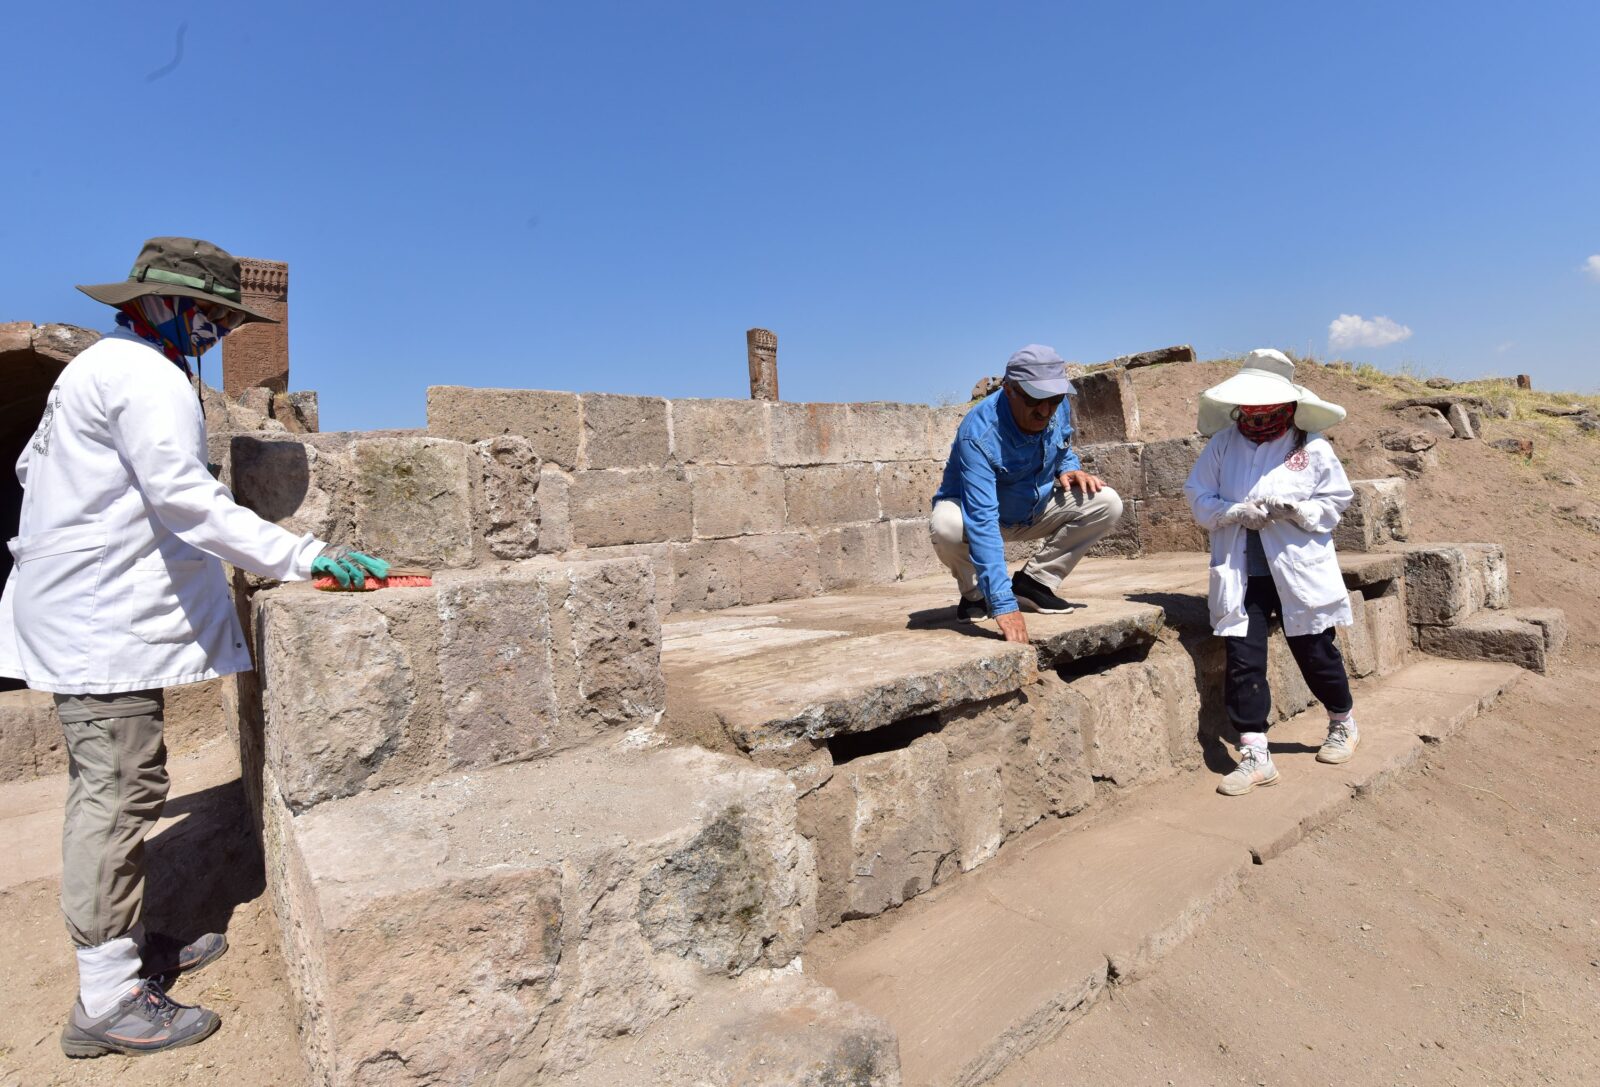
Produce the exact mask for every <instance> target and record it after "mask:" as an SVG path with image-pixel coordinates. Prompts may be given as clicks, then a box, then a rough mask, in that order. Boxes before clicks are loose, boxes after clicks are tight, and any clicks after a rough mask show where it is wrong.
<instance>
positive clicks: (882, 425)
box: [845, 402, 937, 462]
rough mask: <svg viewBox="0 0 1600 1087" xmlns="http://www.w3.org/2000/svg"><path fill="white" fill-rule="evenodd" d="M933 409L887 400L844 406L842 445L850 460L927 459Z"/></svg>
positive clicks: (929, 455)
mask: <svg viewBox="0 0 1600 1087" xmlns="http://www.w3.org/2000/svg"><path fill="white" fill-rule="evenodd" d="M932 412H933V409H932V408H930V407H929V406H928V405H926V404H897V403H888V402H877V403H854V404H847V405H846V406H845V446H846V450H847V453H846V456H847V459H849V460H852V461H867V462H873V461H901V460H926V459H928V458H929V457H931V456H936V455H937V454H936V453H934V452H933V451H932V450H930V449H929V448H928V443H929V437H928V435H929V425H930V423H931V419H932Z"/></svg>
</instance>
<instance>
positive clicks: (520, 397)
mask: <svg viewBox="0 0 1600 1087" xmlns="http://www.w3.org/2000/svg"><path fill="white" fill-rule="evenodd" d="M428 432H429V433H430V434H434V435H437V436H439V437H441V438H451V439H454V440H455V441H458V442H477V441H482V440H484V439H485V438H494V437H498V436H499V435H502V434H520V435H521V436H522V437H524V438H526V439H528V441H530V442H532V443H533V448H534V451H535V452H537V453H538V454H539V456H540V457H542V458H543V459H545V460H547V461H551V462H553V463H555V464H559V465H560V466H561V467H563V468H567V469H573V468H577V467H578V448H579V445H580V443H581V441H582V436H583V421H582V407H581V405H580V400H579V397H578V394H577V393H568V392H549V391H546V390H542V389H473V388H467V387H465V386H460V385H432V386H429V388H428Z"/></svg>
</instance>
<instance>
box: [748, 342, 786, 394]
mask: <svg viewBox="0 0 1600 1087" xmlns="http://www.w3.org/2000/svg"><path fill="white" fill-rule="evenodd" d="M744 342H745V350H746V352H747V353H748V354H749V356H750V399H752V400H776V399H778V334H777V333H776V332H769V331H768V330H767V329H764V328H752V329H750V330H748V331H747V332H746V333H745V334H744Z"/></svg>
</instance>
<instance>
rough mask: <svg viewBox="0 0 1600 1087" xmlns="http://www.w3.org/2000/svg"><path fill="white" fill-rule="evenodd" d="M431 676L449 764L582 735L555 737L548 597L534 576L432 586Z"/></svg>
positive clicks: (498, 758) (522, 753)
mask: <svg viewBox="0 0 1600 1087" xmlns="http://www.w3.org/2000/svg"><path fill="white" fill-rule="evenodd" d="M438 591H439V595H438V609H439V610H438V614H439V679H440V682H441V684H442V690H443V699H444V713H445V720H446V722H447V726H448V728H447V732H446V739H445V754H446V758H447V761H448V765H449V767H450V769H452V770H457V769H464V768H467V767H473V766H488V765H491V764H493V763H496V762H504V761H507V760H511V759H525V758H531V757H533V756H535V755H543V754H548V753H550V752H551V751H554V750H559V749H560V748H562V747H568V746H571V745H572V744H573V743H575V742H576V741H577V740H578V739H586V738H587V737H586V736H582V735H577V736H575V735H572V734H571V732H570V731H569V732H568V734H567V735H561V734H560V731H559V730H560V724H561V722H560V720H559V714H558V712H557V709H556V694H555V684H554V677H553V676H552V674H551V657H552V654H553V653H554V652H560V651H561V650H562V649H564V648H565V647H558V646H554V645H552V644H551V636H550V602H549V598H548V594H547V593H546V592H545V587H544V585H543V584H541V583H540V580H539V579H538V577H537V576H522V577H504V576H492V575H491V576H482V575H477V574H469V575H464V576H458V577H456V578H442V579H441V580H440V582H439V586H438Z"/></svg>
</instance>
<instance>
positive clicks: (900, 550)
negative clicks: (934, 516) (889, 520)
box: [893, 517, 944, 581]
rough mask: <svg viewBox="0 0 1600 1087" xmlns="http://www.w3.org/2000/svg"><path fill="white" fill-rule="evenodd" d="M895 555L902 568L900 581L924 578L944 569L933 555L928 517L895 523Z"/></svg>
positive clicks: (936, 556)
mask: <svg viewBox="0 0 1600 1087" xmlns="http://www.w3.org/2000/svg"><path fill="white" fill-rule="evenodd" d="M893 524H894V553H895V561H896V562H897V563H898V564H899V566H900V580H901V581H906V580H908V579H910V578H915V577H923V576H925V575H927V574H932V573H937V572H938V571H940V570H943V569H944V563H942V562H940V561H939V556H938V555H936V554H934V553H933V539H932V537H931V536H929V534H928V519H927V518H926V517H917V518H911V519H907V520H903V521H895V522H893Z"/></svg>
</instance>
